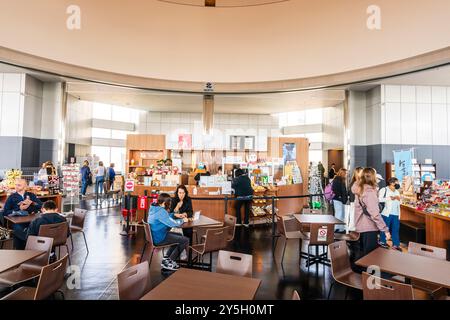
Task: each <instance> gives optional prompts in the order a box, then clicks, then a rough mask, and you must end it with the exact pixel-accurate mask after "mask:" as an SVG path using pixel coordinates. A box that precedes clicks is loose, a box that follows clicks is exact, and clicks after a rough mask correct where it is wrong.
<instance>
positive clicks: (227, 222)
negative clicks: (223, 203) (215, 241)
mask: <svg viewBox="0 0 450 320" xmlns="http://www.w3.org/2000/svg"><path fill="white" fill-rule="evenodd" d="M224 226H225V227H230V228H229V229H228V238H227V240H228V241H232V240H233V239H234V233H235V230H236V217H235V216H232V215H229V214H226V215H225V219H224Z"/></svg>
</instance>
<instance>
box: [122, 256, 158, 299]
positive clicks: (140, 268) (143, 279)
mask: <svg viewBox="0 0 450 320" xmlns="http://www.w3.org/2000/svg"><path fill="white" fill-rule="evenodd" d="M149 275H150V271H149V266H148V262H147V261H144V262H142V263H140V264H137V265H135V266H132V267H130V268H128V269H125V270H124V271H122V272H121V273H119V274H118V275H117V285H118V287H119V299H120V300H139V299H140V298H142V296H143V295H144V294H146V293H147V292H148V291H149V288H150V277H149Z"/></svg>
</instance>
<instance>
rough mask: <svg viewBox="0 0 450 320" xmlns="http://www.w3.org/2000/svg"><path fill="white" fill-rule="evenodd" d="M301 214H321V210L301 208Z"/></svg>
mask: <svg viewBox="0 0 450 320" xmlns="http://www.w3.org/2000/svg"><path fill="white" fill-rule="evenodd" d="M302 214H322V210H319V209H310V208H303V210H302Z"/></svg>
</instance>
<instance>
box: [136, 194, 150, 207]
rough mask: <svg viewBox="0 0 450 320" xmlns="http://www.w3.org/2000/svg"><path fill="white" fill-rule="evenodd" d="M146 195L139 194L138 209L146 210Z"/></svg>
mask: <svg viewBox="0 0 450 320" xmlns="http://www.w3.org/2000/svg"><path fill="white" fill-rule="evenodd" d="M147 203H148V202H147V197H145V196H141V197H139V199H138V209H140V210H147V209H148V205H147Z"/></svg>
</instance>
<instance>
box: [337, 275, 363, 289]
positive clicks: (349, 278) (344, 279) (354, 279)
mask: <svg viewBox="0 0 450 320" xmlns="http://www.w3.org/2000/svg"><path fill="white" fill-rule="evenodd" d="M335 279H336V281H337V282H340V283H342V284H345V285H347V286H349V287H352V288H355V289H359V290H362V289H363V287H362V276H361V275H360V274H359V273H356V272H353V271H351V272H347V273H345V274H342V275H339V276H337V277H335Z"/></svg>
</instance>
